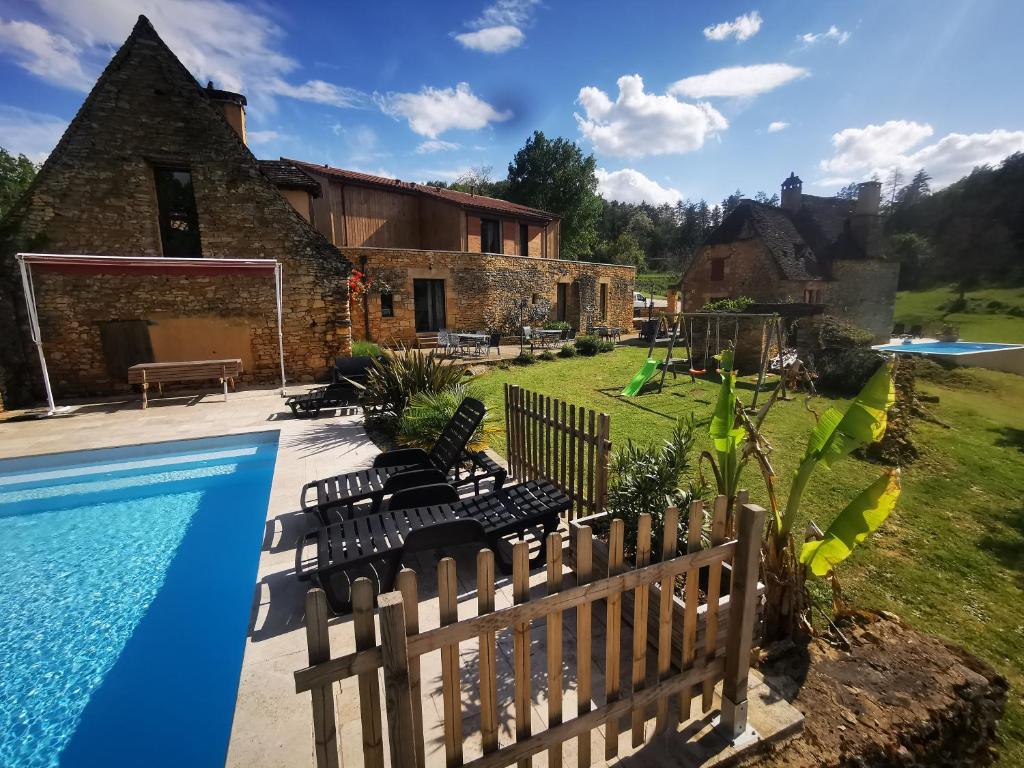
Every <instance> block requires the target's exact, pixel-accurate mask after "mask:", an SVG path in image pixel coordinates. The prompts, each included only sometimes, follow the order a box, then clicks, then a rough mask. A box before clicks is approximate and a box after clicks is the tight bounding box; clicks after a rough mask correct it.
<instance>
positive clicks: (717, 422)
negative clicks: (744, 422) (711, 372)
mask: <svg viewBox="0 0 1024 768" xmlns="http://www.w3.org/2000/svg"><path fill="white" fill-rule="evenodd" d="M717 358H718V361H719V366H720V369H721V372H722V384H721V385H720V386H719V388H718V402H717V403H715V410H714V413H713V414H712V415H711V426H710V428H709V429H708V434H709V436H710V437H711V442H712V444H713V445H714V447H715V454H716V459H717V462H718V469H719V472H720V474H721V477H722V482H723V486H724V487H720V488H719V489H718V492H719V493H721V494H724V495H726V496H733V495H734V494H735V487H736V484H737V483H738V482H739V474H740V469H741V465H740V461H739V446H740V442H741V441H742V439H743V428H742V427H737V426H735V424H736V373H735V372H734V371H733V370H732V359H733V353H732V350H729V349H726V350H723V351H722V352H721V353H720V354H719V355H718V356H717Z"/></svg>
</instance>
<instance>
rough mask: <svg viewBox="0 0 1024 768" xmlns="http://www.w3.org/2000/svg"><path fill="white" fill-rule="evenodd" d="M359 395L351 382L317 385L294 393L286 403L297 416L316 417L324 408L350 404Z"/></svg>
mask: <svg viewBox="0 0 1024 768" xmlns="http://www.w3.org/2000/svg"><path fill="white" fill-rule="evenodd" d="M357 397H358V393H357V391H356V389H355V387H353V386H352V385H351V384H348V383H342V384H328V385H327V386H325V387H316V388H315V389H311V390H309V392H303V393H302V394H300V395H292V396H291V397H289V398H288V399H287V400H285V401H284V404H285V405H287V406H288V407H289V408H291V409H292V415H293V416H295V417H296V418H300V419H301V418H303V417H306V416H310V417H316V416H319V415H320V411H321V410H322V409H324V408H336V407H338V406H339V405H349V404H350V403H352V402H355V400H356V399H357Z"/></svg>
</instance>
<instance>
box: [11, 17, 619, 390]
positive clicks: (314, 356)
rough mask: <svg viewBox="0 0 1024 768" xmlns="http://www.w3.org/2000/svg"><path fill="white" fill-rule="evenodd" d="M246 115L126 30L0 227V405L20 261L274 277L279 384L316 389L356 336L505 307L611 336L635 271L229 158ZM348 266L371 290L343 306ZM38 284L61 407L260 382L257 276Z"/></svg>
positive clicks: (371, 183)
mask: <svg viewBox="0 0 1024 768" xmlns="http://www.w3.org/2000/svg"><path fill="white" fill-rule="evenodd" d="M245 106H246V101H245V97H244V96H242V95H240V94H235V93H230V92H226V91H221V90H216V89H214V88H213V86H212V84H209V85H207V86H206V87H203V86H201V85H200V84H199V83H197V82H196V80H195V78H194V77H193V76H192V75H191V74H190V73H189V72H188V70H187V69H186V68H185V67H184V66H183V65H182V64H181V62H180V61H179V60H178V59H177V57H176V56H175V55H174V53H173V52H172V51H171V50H170V49H169V48H168V47H167V46H166V45H165V44H164V43H163V41H162V40H161V39H160V38H159V36H158V35H157V33H156V31H155V30H154V29H153V27H152V25H151V24H150V22H149V21H148V20H147V19H146V18H145V17H139V20H138V23H137V24H136V26H135V28H134V29H133V30H132V32H131V34H130V36H129V37H128V39H127V41H126V42H125V43H124V45H123V46H122V47H121V48H120V49H119V50H118V51H117V53H116V54H115V55H114V57H113V59H112V60H111V62H110V63H109V64H108V66H107V67H106V69H105V70H104V71H103V73H102V74H101V76H100V77H99V79H98V80H97V82H96V84H95V86H94V87H93V89H92V91H91V92H90V93H89V95H88V97H87V98H86V99H85V102H84V103H83V104H82V106H81V108H80V109H79V111H78V114H77V115H76V116H75V117H74V119H73V120H72V121H71V123H70V124H69V126H68V128H67V130H66V131H65V133H64V136H63V137H62V138H61V140H60V142H59V143H58V144H57V146H56V148H55V149H54V150H53V152H52V153H51V154H50V156H49V158H48V159H47V160H46V162H45V163H44V165H43V167H42V168H41V169H40V171H39V174H38V175H37V177H36V179H35V181H34V182H33V184H32V185H31V187H30V188H29V189H28V190H27V191H26V193H25V195H24V196H23V197H22V199H21V200H19V202H18V203H17V204H16V205H15V206H14V208H13V209H12V210H11V211H10V212H9V213H8V215H7V216H6V217H5V219H4V220H3V221H2V222H0V395H2V399H3V400H5V401H6V402H7V404H8V406H9V407H10V406H15V405H21V404H25V403H29V402H31V401H33V400H37V399H39V397H40V395H41V387H42V384H41V372H40V368H39V364H38V361H37V358H36V355H35V352H34V347H33V343H32V340H31V338H30V332H29V321H28V317H27V311H26V306H25V296H24V292H23V289H22V282H21V278H20V274H19V268H18V264H17V261H16V258H15V257H16V254H17V253H19V252H32V253H53V254H89V255H99V256H129V257H165V258H173V257H178V258H182V257H187V258H190V259H194V258H195V257H202V258H203V259H209V260H215V259H225V258H236V259H273V260H276V261H277V262H279V263H280V264H281V266H282V271H283V286H282V298H283V307H284V314H283V322H282V324H281V330H282V335H283V347H284V367H285V370H286V373H287V377H288V379H289V380H290V381H314V380H320V379H322V378H324V377H325V376H326V375H327V372H328V369H329V366H330V365H331V363H332V362H333V359H334V358H335V357H336V356H343V355H347V354H349V353H350V349H351V340H352V337H353V332H355V335H356V336H357V337H360V338H362V337H370V338H374V339H377V340H380V341H385V342H387V341H403V342H407V343H408V342H413V341H415V340H416V334H417V332H418V331H420V330H421V329H423V330H436V329H437V328H439V327H442V326H444V325H447V326H448V327H454V328H470V327H473V328H475V327H484V326H485V325H487V324H488V323H489V322H493V319H494V317H497V316H499V315H502V314H504V315H505V316H508V315H509V311H508V306H509V304H515V305H522V304H524V303H532V304H543V303H544V302H549V303H550V305H551V307H552V317H554V316H557V317H559V318H562V317H564V318H565V319H567V320H569V321H570V322H572V323H573V324H574V325H581V324H584V323H589V322H596V321H599V320H601V319H605V318H606V319H608V320H609V321H610V322H614V323H616V324H619V325H623V326H624V327H625V326H628V324H629V321H630V319H631V314H632V302H631V292H632V288H633V278H634V274H633V271H632V270H631V269H629V268H624V267H611V266H605V265H592V264H583V263H577V262H564V261H560V260H558V259H557V256H558V247H559V232H558V218H557V217H555V216H553V215H551V214H547V213H544V212H542V211H535V210H532V209H529V208H524V207H522V206H515V205H513V204H511V203H507V202H505V201H498V200H490V199H487V198H482V197H478V196H473V195H460V194H459V193H454V192H448V191H442V190H436V189H434V188H430V187H424V186H422V185H414V184H404V183H401V182H395V181H392V180H383V179H377V178H375V177H363V176H362V175H360V174H353V173H351V172H346V171H338V170H335V169H326V168H323V167H322V166H313V165H310V164H305V163H298V162H294V161H286V160H275V161H259V160H257V159H256V158H255V157H254V156H253V154H252V152H251V151H250V150H249V148H248V147H247V146H246V143H245V135H246V128H245ZM466 198H468V199H466ZM495 222H497V226H496V225H495ZM492 251H493V253H492ZM353 265H357V266H358V267H359V268H360V269H361V270H362V271H363V272H364V273H365V274H367V275H368V276H369V277H370V279H371V284H372V285H374V286H376V287H377V290H376V291H371V292H370V293H369V294H367V295H366V296H365V297H364V299H363V301H362V302H356V303H355V304H351V303H350V300H349V275H350V272H351V269H352V267H353ZM203 266H205V264H204V265H203ZM35 270H36V271H35V275H34V292H35V294H36V299H37V303H38V315H39V324H40V327H41V329H42V336H43V338H44V339H45V346H46V352H47V359H48V361H49V368H50V378H51V380H52V382H53V388H54V392H55V394H56V395H57V396H58V397H69V396H80V395H91V394H108V393H112V392H118V391H125V390H127V389H128V384H127V380H126V375H125V372H126V369H127V367H128V366H129V365H132V364H134V363H137V362H150V361H156V362H162V361H178V360H190V359H191V360H195V359H211V358H223V357H238V358H241V359H242V361H243V365H244V369H245V374H244V376H243V381H244V382H272V381H275V380H276V377H277V373H278V370H279V357H278V341H277V319H276V312H275V287H274V283H273V281H272V280H270V279H268V278H267V277H266V276H264V275H261V276H258V277H256V276H253V275H251V274H238V273H235V272H232V271H231V270H229V269H227V268H225V269H216V268H214V269H191V268H189V269H185V268H180V267H177V266H174V267H173V268H172V265H171V263H170V262H168V267H167V268H166V269H162V270H161V269H159V268H156V269H153V270H150V271H148V272H146V273H139V272H137V271H136V272H131V273H128V272H124V271H119V270H117V269H111V268H107V267H96V268H94V269H91V270H70V269H56V268H54V269H49V270H48V269H45V268H43V267H37V268H35ZM384 286H386V287H387V288H388V289H389V290H384V291H381V290H380V288H382V287H384ZM353 316H354V318H355V320H356V323H357V328H356V329H353V328H352V317H353ZM489 319H490V320H489Z"/></svg>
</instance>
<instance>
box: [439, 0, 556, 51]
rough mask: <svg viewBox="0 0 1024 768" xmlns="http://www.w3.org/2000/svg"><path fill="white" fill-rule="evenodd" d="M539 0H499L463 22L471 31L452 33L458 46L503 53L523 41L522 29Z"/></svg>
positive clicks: (524, 35) (524, 37) (524, 38)
mask: <svg viewBox="0 0 1024 768" xmlns="http://www.w3.org/2000/svg"><path fill="white" fill-rule="evenodd" d="M539 2H540V0H498V2H496V3H494V4H493V5H489V6H487V7H486V8H485V9H484V10H483V13H481V14H480V16H479V17H477V18H475V19H473V20H472V21H470V22H467V23H466V26H467V27H469V28H470V29H471V30H473V31H472V32H459V33H455V32H453V33H452V37H454V38H455V39H456V40H457V41H458V42H459V44H460V45H462V46H463V47H465V48H469V49H471V50H474V51H483V52H484V53H504V52H505V51H510V50H512V49H513V48H518V47H519V46H520V45H522V44H523V42H524V41H525V40H526V34H525V33H524V32H523V29H522V28H523V27H524V26H526V24H528V23H529V21H530V16H531V15H532V13H533V9H534V7H535V6H536V5H537V4H538V3H539Z"/></svg>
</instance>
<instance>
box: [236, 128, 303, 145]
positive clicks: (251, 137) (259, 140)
mask: <svg viewBox="0 0 1024 768" xmlns="http://www.w3.org/2000/svg"><path fill="white" fill-rule="evenodd" d="M291 138H293V137H292V136H289V135H288V134H286V133H281V132H280V131H246V132H245V140H246V142H248V143H249V144H253V145H256V144H272V143H274V142H275V141H282V140H285V139H291Z"/></svg>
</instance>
